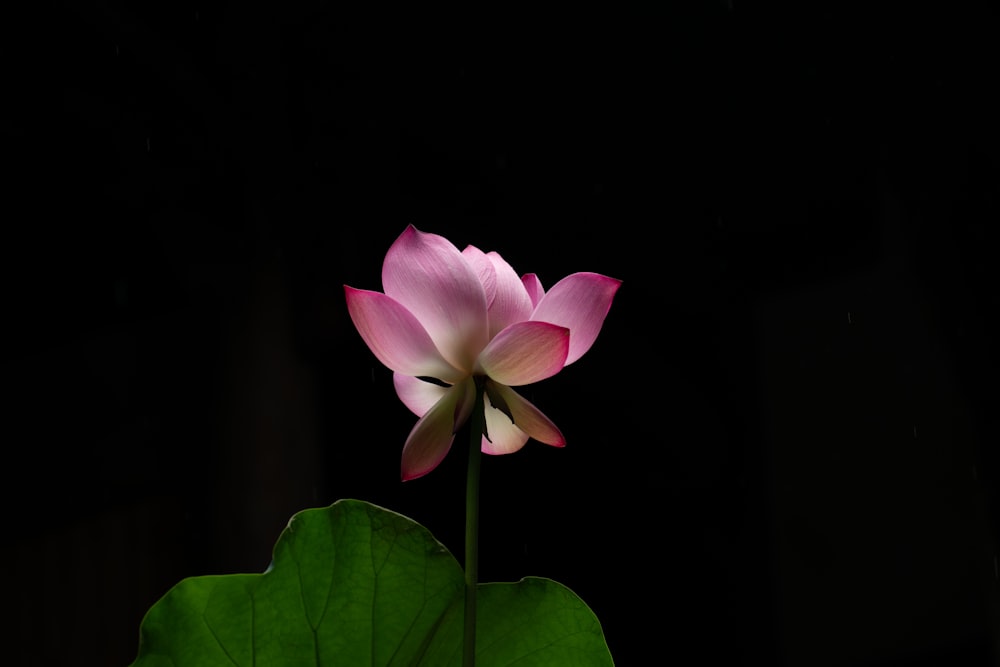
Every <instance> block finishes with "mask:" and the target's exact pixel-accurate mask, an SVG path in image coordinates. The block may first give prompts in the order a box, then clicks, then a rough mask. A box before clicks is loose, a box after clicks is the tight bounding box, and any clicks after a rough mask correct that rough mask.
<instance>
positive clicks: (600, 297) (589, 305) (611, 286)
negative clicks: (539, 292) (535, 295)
mask: <svg viewBox="0 0 1000 667" xmlns="http://www.w3.org/2000/svg"><path fill="white" fill-rule="evenodd" d="M621 284H622V283H621V281H620V280H616V279H614V278H609V277H607V276H602V275H600V274H598V273H574V274H572V275H569V276H566V277H565V278H563V279H562V280H560V281H559V282H558V283H556V284H555V285H553V286H552V289H550V290H549V291H548V292H546V294H545V296H544V297H542V300H541V301H539V303H538V305H537V306H535V312H534V313H532V314H531V319H532V320H536V321H540V322H551V323H552V324H558V325H559V326H563V327H566V328H568V329H569V330H570V337H569V354H568V355H567V356H566V364H565V365H567V366H568V365H569V364H571V363H573V362H574V361H576V360H577V359H579V358H580V357H582V356H583V355H584V353H585V352H586V351H587V350H589V349H590V346H591V345H593V344H594V341H595V340H597V334H599V333H600V332H601V327H602V326H603V325H604V318H605V317H606V316H607V314H608V310H610V309H611V301H612V299H614V296H615V292H617V291H618V287H619V286H620V285H621Z"/></svg>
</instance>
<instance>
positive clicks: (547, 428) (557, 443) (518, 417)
mask: <svg viewBox="0 0 1000 667" xmlns="http://www.w3.org/2000/svg"><path fill="white" fill-rule="evenodd" d="M492 384H493V390H494V391H495V392H497V393H498V394H500V396H501V397H502V398H503V400H504V402H505V403H506V404H507V409H508V410H510V414H511V417H513V419H514V426H516V427H517V428H518V429H520V430H521V431H523V432H524V433H525V434H526V435H527V436H528V437H530V438H532V439H534V440H537V441H538V442H544V443H545V444H546V445H552V446H553V447H565V446H566V439H565V438H564V437H563V434H562V431H560V430H559V427H558V426H556V425H555V424H554V423H552V420H551V419H549V418H548V417H546V416H545V415H544V414H542V411H541V410H539V409H538V408H536V407H535V406H534V405H532V404H531V403H530V402H529V401H528V400H526V399H525V398H524V397H523V396H521V395H520V394H518V393H517V392H516V391H514V390H513V389H511V388H510V387H505V386H504V385H502V384H498V383H496V382H494V383H492ZM486 412H487V413H490V412H494V413H496V414H497V415H499V417H502V418H504V419H506V420H507V422H508V423H510V419H508V418H507V416H506V415H505V414H503V413H502V412H500V411H499V410H496V409H494V408H490V407H487V408H486ZM499 417H497V421H499ZM490 437H493V431H490ZM483 451H485V450H483Z"/></svg>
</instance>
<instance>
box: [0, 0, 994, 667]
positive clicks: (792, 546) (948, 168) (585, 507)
mask: <svg viewBox="0 0 1000 667" xmlns="http://www.w3.org/2000/svg"><path fill="white" fill-rule="evenodd" d="M806 4H809V7H808V8H801V7H799V8H793V9H789V8H781V9H778V8H771V7H766V6H764V5H760V4H756V3H754V4H753V6H749V3H747V4H745V3H740V2H730V3H725V2H715V3H713V2H700V3H673V4H671V6H670V8H668V9H655V8H653V5H652V3H646V4H638V3H636V4H631V5H630V4H627V3H626V4H620V5H616V8H615V9H614V11H611V10H609V9H607V8H605V9H604V10H602V11H587V10H583V9H579V8H577V9H575V10H573V11H572V12H569V13H566V14H560V15H554V14H553V15H542V14H540V13H538V12H537V11H535V12H531V11H528V12H523V13H516V12H515V11H514V10H513V9H512V8H502V7H495V8H493V10H492V11H480V12H475V13H474V12H466V13H464V14H463V13H462V12H458V13H455V12H454V11H450V12H441V13H440V14H438V15H429V14H427V13H423V12H421V13H417V12H413V13H412V14H409V15H407V14H399V13H391V12H389V11H388V10H385V13H381V14H379V13H371V14H360V13H352V11H351V10H347V9H344V8H342V7H340V6H338V5H336V4H332V3H322V2H318V1H317V2H307V1H297V2H289V3H283V4H281V5H278V4H266V3H261V2H246V3H233V4H232V5H231V6H226V5H224V4H223V3H197V2H187V3H177V2H146V3H143V4H141V5H138V6H137V5H135V4H134V3H124V2H117V1H114V0H107V1H104V2H91V3H65V4H56V5H52V6H48V7H47V9H48V13H47V14H46V16H45V18H44V20H42V21H41V22H36V23H31V24H29V23H26V22H19V21H15V20H10V21H8V22H7V25H6V27H5V31H6V32H7V33H9V34H8V35H7V39H6V40H5V45H6V46H8V47H13V48H10V49H9V50H10V54H9V56H10V57H8V58H7V59H6V60H5V69H6V70H7V75H6V78H5V82H4V86H5V90H6V91H7V93H8V94H9V98H8V100H7V102H6V103H5V105H4V108H3V111H2V114H3V116H2V118H3V123H2V133H3V134H2V137H3V141H4V150H3V152H2V159H3V161H4V163H5V171H6V173H7V176H6V177H4V181H3V188H4V189H5V190H6V194H5V195H4V209H5V210H6V211H7V212H8V213H7V214H6V215H5V216H4V217H5V219H6V224H5V225H4V227H3V229H4V238H5V241H4V245H3V248H4V250H5V253H4V255H5V262H4V264H5V268H6V269H7V272H8V274H9V275H8V279H7V281H6V283H7V292H8V296H7V298H6V300H5V304H4V305H5V309H4V310H5V313H6V316H5V322H6V326H5V327H4V328H5V329H6V332H7V334H8V336H9V338H8V343H7V345H6V348H5V349H6V354H5V360H4V376H5V378H6V380H7V383H8V387H9V389H11V390H12V394H13V396H12V398H9V399H8V401H7V403H6V405H7V407H8V410H9V415H8V417H7V418H6V419H5V427H6V431H5V436H4V441H5V447H4V453H5V456H4V459H3V463H2V464H0V465H2V467H0V471H2V479H0V482H2V484H0V488H2V493H3V496H2V498H0V500H2V502H3V508H4V511H3V517H2V518H3V525H4V527H5V530H4V537H3V540H2V542H0V557H2V562H0V565H2V568H3V571H4V573H5V586H4V589H5V600H6V603H5V606H6V607H7V610H8V611H9V612H12V613H11V617H10V619H9V620H8V621H7V622H5V624H4V625H3V628H4V634H8V633H9V638H8V639H5V640H4V646H5V649H4V650H5V651H13V664H24V665H65V664H94V665H123V664H127V663H128V662H130V661H131V660H132V659H133V658H134V656H135V652H136V649H137V639H138V626H139V623H140V621H141V618H142V615H143V613H144V612H145V610H146V609H148V607H149V606H150V605H152V604H153V603H154V602H155V601H156V600H157V599H158V598H159V597H160V596H161V595H163V594H164V593H165V592H166V591H167V589H168V588H169V587H170V586H171V585H173V584H174V583H176V582H177V581H178V580H179V579H181V578H182V577H185V576H191V575H201V574H215V573H229V572H259V571H262V570H263V569H264V568H265V567H266V566H267V564H268V561H269V558H270V549H271V547H272V545H273V544H274V541H275V540H276V539H277V537H278V534H279V533H280V531H281V529H282V528H283V527H284V525H285V523H286V522H287V520H288V518H289V517H290V516H291V515H292V514H293V513H294V512H296V511H298V510H301V509H305V508H308V507H317V506H324V505H327V504H330V503H332V502H334V501H335V500H337V499H339V498H349V497H350V498H361V499H365V500H369V501H372V502H375V503H378V504H381V505H384V506H386V507H389V508H390V509H393V510H396V511H399V512H402V513H404V514H407V515H408V516H411V517H413V518H414V519H416V520H418V521H420V522H421V523H423V524H424V525H426V526H427V527H428V528H430V529H431V531H432V532H433V533H434V534H435V535H436V536H437V537H438V538H439V539H441V540H442V541H443V542H444V543H445V544H446V545H447V546H448V547H449V548H450V549H451V550H452V551H453V552H454V553H455V554H456V555H457V556H459V557H461V550H462V526H463V509H464V508H463V493H464V491H463V485H464V478H463V476H464V451H463V446H464V440H463V439H460V440H459V442H460V443H461V445H459V446H457V447H456V449H455V451H453V453H452V454H451V455H450V456H449V457H448V458H447V459H446V461H445V462H444V463H443V464H442V465H441V466H440V467H439V468H438V469H437V470H435V471H434V472H433V473H431V474H430V475H428V476H427V477H425V478H422V479H419V480H415V481H412V482H408V483H406V484H402V483H400V482H399V481H398V475H399V454H400V451H401V448H402V444H403V442H404V440H405V437H406V434H407V432H408V430H409V428H410V427H411V425H412V423H413V421H414V419H413V417H412V416H411V415H410V413H409V412H408V411H407V410H406V409H405V408H404V407H403V406H402V405H401V404H400V403H399V402H398V400H397V399H396V398H395V395H394V392H393V390H392V385H391V375H390V373H389V371H387V370H385V369H384V368H382V367H381V366H380V365H379V364H378V363H377V361H376V360H375V359H374V357H373V356H372V355H371V353H370V352H369V351H368V350H367V348H366V347H365V346H364V344H363V343H362V342H361V340H360V337H359V336H358V335H357V333H356V332H355V330H354V329H353V326H352V325H351V323H350V320H349V318H348V317H347V312H346V307H345V305H344V301H343V292H342V286H343V285H344V284H345V283H346V284H350V285H352V286H356V287H363V288H369V289H380V278H379V276H380V270H381V262H382V257H383V256H384V253H385V251H386V250H387V249H388V247H389V245H390V244H391V243H392V241H393V240H394V239H395V238H396V237H397V236H398V235H399V233H400V232H401V231H402V230H403V228H404V227H405V226H406V225H407V224H409V223H413V224H415V225H416V226H417V227H418V228H420V229H422V230H424V231H429V232H435V233H439V234H443V235H445V236H447V237H448V238H449V239H451V240H452V241H453V242H454V243H455V244H456V245H458V246H459V247H463V246H464V245H466V244H469V243H471V244H474V245H477V246H478V247H480V248H482V249H484V250H497V251H499V252H501V253H502V254H503V255H504V257H505V258H506V259H507V260H508V261H510V262H511V264H512V265H513V266H514V267H515V269H516V270H518V271H519V272H528V271H534V272H537V273H538V274H539V275H540V277H541V278H542V280H543V282H544V283H545V285H546V286H551V285H552V284H553V283H554V282H555V281H556V280H558V279H559V278H561V277H562V276H564V275H566V274H567V273H571V272H574V271H583V270H586V271H596V272H600V273H605V274H608V275H611V276H614V277H617V278H620V279H622V280H623V281H624V283H623V286H622V288H621V290H620V292H619V293H618V296H617V297H616V300H615V303H614V305H613V307H612V309H611V312H610V315H609V317H608V319H607V322H606V324H605V327H604V330H603V332H602V334H601V336H600V337H599V339H598V341H597V343H596V344H595V345H594V347H593V348H592V349H591V351H590V352H589V353H588V354H587V355H586V356H585V357H584V358H583V359H581V360H580V361H579V362H578V363H577V364H574V365H573V366H571V367H569V368H567V369H566V370H564V371H563V372H562V373H561V374H559V375H557V376H556V377H554V378H551V379H549V380H546V381H544V382H542V383H539V384H538V385H536V386H534V387H532V388H530V389H529V390H528V392H527V393H528V395H529V396H530V398H531V399H532V400H533V401H534V402H535V403H536V404H537V405H539V406H540V407H541V409H542V410H543V411H545V412H546V413H547V414H548V415H549V416H550V417H552V418H553V419H554V420H555V421H556V423H557V424H559V425H560V427H561V428H562V429H563V431H564V433H565V435H566V437H567V439H568V442H569V444H568V446H567V447H566V448H565V449H563V450H556V449H552V448H549V447H545V446H543V445H540V444H538V443H535V442H531V443H529V444H528V446H527V447H526V448H525V449H524V450H523V451H522V452H520V453H518V454H516V455H513V456H509V457H499V458H492V457H491V458H488V459H487V460H485V462H484V470H483V489H482V491H483V510H482V511H483V514H482V525H481V535H482V537H481V540H482V556H481V577H482V579H483V580H486V581H490V580H492V581H503V580H516V579H518V578H520V577H522V576H526V575H538V576H547V577H551V578H553V579H556V580H558V581H560V582H562V583H565V584H567V585H568V586H570V587H571V588H572V589H573V590H574V591H576V592H577V593H578V594H579V595H580V596H581V597H582V598H583V599H584V600H585V601H586V602H587V603H588V604H590V605H591V607H592V609H593V610H594V611H595V613H596V614H597V615H598V617H599V618H600V619H601V621H602V623H603V626H604V629H605V633H606V637H607V640H608V644H609V646H610V648H611V651H612V653H613V655H614V656H615V658H616V662H617V664H619V665H625V666H628V665H646V664H654V663H655V664H684V665H694V664H699V665H700V664H705V665H709V664H711V665H714V664H740V665H749V664H766V665H783V666H788V667H793V666H799V665H808V666H810V667H813V666H819V667H823V666H826V665H831V666H833V665H837V666H848V665H850V666H852V667H853V666H859V667H862V666H863V667H888V666H890V665H891V666H894V667H902V666H911V665H912V666H915V665H956V666H958V665H978V666H984V665H994V664H997V659H998V652H1000V649H998V644H1000V636H998V631H997V629H996V628H997V626H998V625H1000V602H998V582H997V560H996V559H997V544H998V537H1000V535H998V532H997V530H996V525H995V520H996V517H997V515H998V513H1000V508H998V501H997V494H996V491H995V484H996V481H997V476H998V463H997V461H998V456H997V452H996V449H995V445H996V442H997V428H998V412H997V409H996V406H997V400H998V398H1000V396H998V390H997V383H996V379H995V378H996V374H997V371H998V370H1000V364H998V359H997V352H996V341H997V336H998V334H1000V318H998V305H1000V299H998V297H997V292H996V290H995V286H996V283H997V263H996V261H995V257H996V253H997V251H998V247H1000V246H998V232H997V229H996V223H997V222H998V220H1000V216H998V206H997V193H998V189H997V177H998V170H997V160H998V156H997V118H998V117H1000V113H998V111H1000V110H998V104H997V102H996V98H995V96H994V95H993V92H994V91H993V89H994V88H995V81H996V75H997V72H996V69H995V66H994V63H995V62H997V61H998V55H1000V54H998V46H997V45H998V43H1000V42H998V41H997V39H996V34H997V33H996V28H997V21H996V19H997V14H996V10H995V8H988V7H987V5H986V4H985V3H982V4H978V5H977V4H968V5H965V4H963V5H961V8H958V7H957V6H955V5H949V6H948V7H949V8H948V9H947V10H935V11H932V10H926V9H919V8H915V7H914V6H913V5H911V4H904V3H889V4H885V5H879V8H880V9H879V10H878V11H873V10H871V9H866V10H864V11H861V10H855V9H849V8H846V7H843V6H840V5H836V6H835V5H829V6H826V5H825V4H824V3H806ZM29 26H30V28H31V30H30V33H29V34H30V36H29V34H26V32H27V28H28V27H29ZM36 28H40V29H39V30H37V31H36V30H35V29H36ZM463 435H464V434H463Z"/></svg>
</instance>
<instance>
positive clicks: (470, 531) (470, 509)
mask: <svg viewBox="0 0 1000 667" xmlns="http://www.w3.org/2000/svg"><path fill="white" fill-rule="evenodd" d="M484 384H485V378H476V400H475V403H473V404H472V405H473V407H472V415H471V418H470V420H469V433H470V435H469V474H468V477H467V478H466V487H465V636H464V639H463V644H462V667H473V666H474V665H475V664H476V588H477V587H478V586H479V468H480V462H481V460H482V456H483V454H482V442H483V423H484V421H485V419H486V415H485V414H484V412H483V411H484V409H485V406H484V403H483V387H484Z"/></svg>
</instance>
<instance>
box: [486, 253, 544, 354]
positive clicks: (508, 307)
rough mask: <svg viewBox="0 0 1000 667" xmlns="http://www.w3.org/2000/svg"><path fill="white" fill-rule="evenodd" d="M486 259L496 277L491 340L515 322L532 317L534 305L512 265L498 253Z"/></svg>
mask: <svg viewBox="0 0 1000 667" xmlns="http://www.w3.org/2000/svg"><path fill="white" fill-rule="evenodd" d="M486 258H487V259H488V260H489V261H490V262H491V263H492V265H493V268H494V275H495V276H496V278H495V280H496V295H495V297H494V299H493V301H492V303H491V304H490V307H489V315H490V338H492V337H493V336H496V335H497V334H498V333H499V332H500V331H502V330H503V329H504V328H506V327H508V326H510V325H511V324H514V323H515V322H524V321H525V320H527V319H528V318H530V317H531V311H532V310H534V305H533V304H532V303H531V297H530V296H528V290H527V289H525V287H524V284H523V283H522V282H521V279H520V278H518V277H517V273H515V272H514V269H513V268H511V265H510V264H508V263H507V262H506V260H504V258H503V257H501V256H500V255H499V254H498V253H495V252H490V253H487V254H486Z"/></svg>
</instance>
